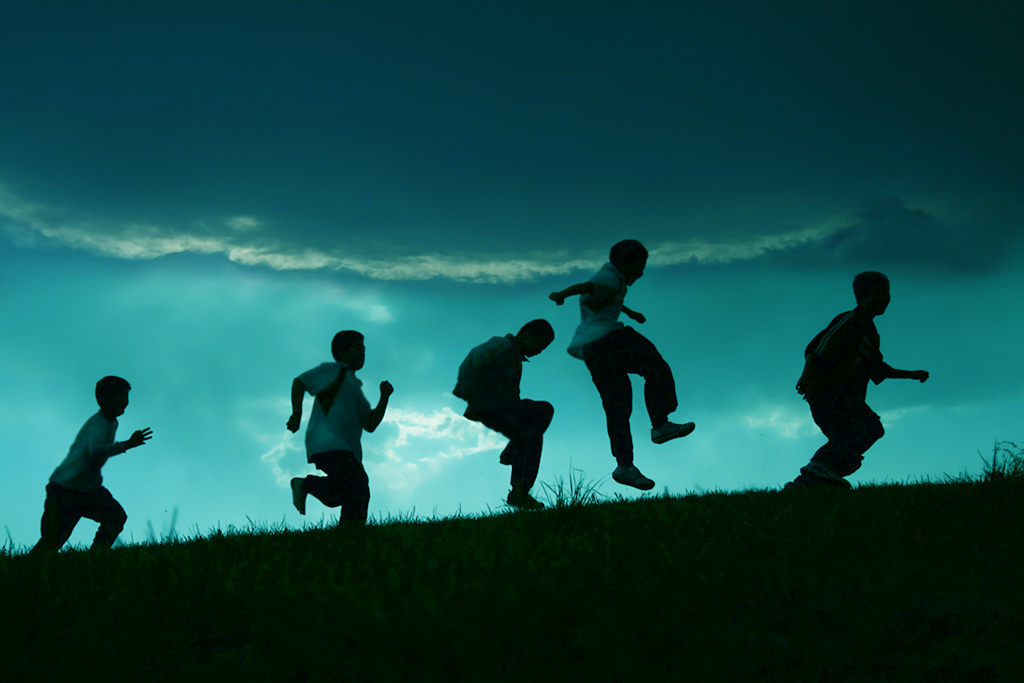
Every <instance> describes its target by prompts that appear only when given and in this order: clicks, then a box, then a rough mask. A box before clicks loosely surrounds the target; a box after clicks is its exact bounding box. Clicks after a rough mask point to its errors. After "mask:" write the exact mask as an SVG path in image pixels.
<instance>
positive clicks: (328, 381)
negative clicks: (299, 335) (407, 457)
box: [287, 330, 394, 524]
mask: <svg viewBox="0 0 1024 683" xmlns="http://www.w3.org/2000/svg"><path fill="white" fill-rule="evenodd" d="M331 355H332V356H333V357H334V362H333V363H321V364H320V365H318V366H316V367H315V368H313V369H312V370H307V371H306V372H304V373H302V374H301V375H299V376H298V377H296V378H295V380H294V381H293V382H292V415H291V417H289V418H288V424H287V427H288V430H289V431H291V432H293V433H294V432H297V431H299V426H300V425H301V423H302V400H303V398H304V397H305V395H306V393H307V392H308V393H310V394H312V395H313V396H314V397H315V398H314V399H313V410H312V412H311V413H310V416H309V424H308V425H307V426H306V460H307V461H308V462H311V463H313V465H315V466H316V468H317V469H318V470H320V471H321V472H324V473H325V474H326V475H327V476H326V477H321V476H318V475H314V474H311V475H308V476H305V477H295V478H293V479H292V481H291V485H292V503H293V504H294V505H295V509H296V510H298V511H299V514H302V515H304V514H306V495H307V494H308V495H311V496H313V497H314V498H316V499H317V500H319V501H320V502H321V503H323V504H324V505H326V506H327V507H341V514H340V519H341V520H346V521H352V522H358V523H359V524H365V523H366V515H367V509H368V508H369V505H370V479H369V477H367V476H366V470H365V469H363V449H362V446H361V445H360V439H361V437H362V433H363V430H364V429H365V430H366V431H368V432H373V431H374V430H376V429H377V427H379V426H380V423H381V421H382V420H383V419H384V412H385V411H386V410H387V407H388V399H389V398H390V397H391V394H392V393H394V388H393V387H392V386H391V383H390V382H386V381H385V382H381V383H380V400H379V401H378V402H377V407H376V408H373V409H372V410H371V409H370V403H369V402H368V401H367V400H366V397H365V396H364V395H363V390H362V389H361V387H362V384H363V383H362V382H360V381H359V380H358V379H356V375H355V373H356V371H357V370H360V369H361V368H362V367H363V364H364V363H365V361H366V345H365V342H364V341H363V335H362V334H360V333H359V332H356V331H354V330H343V331H341V332H339V333H338V334H336V335H334V339H333V340H332V341H331Z"/></svg>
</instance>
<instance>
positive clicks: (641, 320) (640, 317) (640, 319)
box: [622, 306, 647, 325]
mask: <svg viewBox="0 0 1024 683" xmlns="http://www.w3.org/2000/svg"><path fill="white" fill-rule="evenodd" d="M622 312H623V313H625V314H626V315H628V316H629V317H630V318H632V319H633V320H635V321H637V322H638V323H640V324H641V325H643V324H644V323H645V322H647V318H646V317H644V314H643V313H640V312H638V311H634V310H633V309H631V308H626V307H625V306H623V307H622Z"/></svg>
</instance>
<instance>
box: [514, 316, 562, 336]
mask: <svg viewBox="0 0 1024 683" xmlns="http://www.w3.org/2000/svg"><path fill="white" fill-rule="evenodd" d="M523 332H532V333H533V334H535V335H537V336H538V337H544V338H546V339H550V340H552V341H554V339H555V328H553V327H551V323H549V322H548V321H547V320H544V319H543V318H537V319H536V320H531V321H530V322H528V323H526V324H525V325H523V326H522V327H521V328H519V334H522V333H523Z"/></svg>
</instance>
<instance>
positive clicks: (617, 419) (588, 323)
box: [549, 240, 694, 491]
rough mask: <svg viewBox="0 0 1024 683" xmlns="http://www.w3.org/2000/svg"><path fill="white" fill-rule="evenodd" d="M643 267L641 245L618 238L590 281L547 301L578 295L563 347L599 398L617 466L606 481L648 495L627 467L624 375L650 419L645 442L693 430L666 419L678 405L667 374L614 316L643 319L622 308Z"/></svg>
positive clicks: (629, 393)
mask: <svg viewBox="0 0 1024 683" xmlns="http://www.w3.org/2000/svg"><path fill="white" fill-rule="evenodd" d="M646 266H647V249H646V248H644V245H642V244H640V242H637V241H636V240H624V241H622V242H619V243H618V244H616V245H615V246H613V247H612V249H611V253H610V255H609V263H606V264H605V265H604V267H602V268H601V270H599V271H597V273H596V274H595V275H594V276H593V277H592V278H590V279H589V280H587V281H586V282H581V283H579V284H576V285H573V286H571V287H568V288H566V289H563V290H562V291H560V292H552V293H551V295H550V297H549V298H550V299H551V300H552V301H554V302H555V303H556V304H558V305H559V306H561V305H562V304H563V303H565V299H566V298H567V297H570V296H574V295H577V294H578V295H580V318H581V320H580V324H579V327H577V328H576V334H575V335H574V336H573V338H572V342H571V343H570V344H569V354H570V355H571V356H574V357H575V358H580V359H582V360H583V362H585V363H586V364H587V369H588V370H590V376H591V378H592V379H593V380H594V386H596V387H597V391H598V393H599V394H600V395H601V402H602V403H603V404H604V412H605V417H606V418H607V422H608V438H609V440H610V441H611V449H612V455H613V456H615V460H616V462H617V463H618V466H617V467H616V468H615V471H614V472H612V479H614V480H615V481H617V482H618V483H620V484H624V485H626V486H632V487H634V488H638V489H641V490H644V491H649V490H650V489H652V488H654V481H652V480H651V479H648V478H647V477H645V476H644V475H643V474H642V473H641V472H640V470H638V469H637V468H636V465H634V464H633V437H632V435H631V434H630V431H629V417H630V415H631V414H632V412H633V390H632V386H631V385H630V380H629V375H630V374H634V375H640V376H641V377H643V378H644V382H645V384H644V399H645V401H646V403H647V413H648V415H649V417H650V418H651V440H652V441H653V442H654V443H659V444H660V443H665V442H666V441H669V440H671V439H675V438H678V437H681V436H686V435H687V434H689V433H690V432H692V431H693V429H694V424H693V423H692V422H687V423H686V424H676V423H674V422H669V421H668V416H669V415H670V414H671V413H672V412H673V411H674V410H675V409H676V407H677V405H678V404H677V402H676V388H675V380H674V379H673V378H672V370H671V369H670V368H669V366H668V363H666V362H665V360H664V359H663V358H662V357H661V354H660V353H658V349H656V348H655V347H654V344H652V343H651V342H650V341H648V340H647V338H646V337H644V336H643V335H642V334H640V333H639V332H637V331H636V330H634V329H633V328H631V327H626V326H625V325H623V324H622V323H621V322H619V313H625V314H626V315H627V316H628V317H630V318H632V319H633V320H635V321H636V322H638V323H641V324H642V323H644V322H645V321H646V320H647V319H646V318H645V317H644V316H643V315H641V314H640V313H637V312H636V311H633V310H630V309H629V308H627V307H626V306H625V305H623V299H624V298H625V296H626V288H627V287H629V286H630V285H632V284H633V283H634V282H636V281H637V280H638V279H640V277H641V276H642V275H643V274H644V268H645V267H646Z"/></svg>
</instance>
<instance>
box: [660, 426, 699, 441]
mask: <svg viewBox="0 0 1024 683" xmlns="http://www.w3.org/2000/svg"><path fill="white" fill-rule="evenodd" d="M696 426H697V425H695V424H693V423H692V422H687V423H686V424H681V425H680V424H676V423H675V422H666V423H665V424H663V425H661V426H660V427H655V428H654V429H652V430H651V441H653V442H654V443H665V442H666V441H671V440H672V439H678V438H679V437H681V436H686V435H687V434H689V433H691V432H692V431H693V430H694V428H695V427H696Z"/></svg>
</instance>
